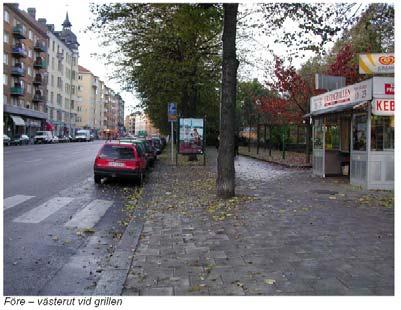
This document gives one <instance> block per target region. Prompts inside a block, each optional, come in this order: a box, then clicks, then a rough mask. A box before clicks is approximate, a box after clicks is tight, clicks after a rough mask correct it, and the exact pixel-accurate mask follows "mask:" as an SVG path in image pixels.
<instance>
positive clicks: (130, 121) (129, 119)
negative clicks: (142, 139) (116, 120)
mask: <svg viewBox="0 0 401 310" xmlns="http://www.w3.org/2000/svg"><path fill="white" fill-rule="evenodd" d="M135 117H136V116H135V114H134V113H132V114H130V115H127V116H126V117H125V122H124V126H125V130H126V132H127V133H128V134H131V135H134V134H135Z"/></svg>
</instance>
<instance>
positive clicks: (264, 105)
mask: <svg viewBox="0 0 401 310" xmlns="http://www.w3.org/2000/svg"><path fill="white" fill-rule="evenodd" d="M256 100H259V103H260V104H259V106H258V108H259V111H260V112H261V113H264V114H266V115H268V116H269V117H270V120H271V123H273V124H288V123H300V122H301V121H302V114H301V113H299V111H296V110H295V111H294V110H291V109H290V108H289V104H288V100H286V99H282V98H268V97H260V98H257V99H256ZM256 100H255V101H256Z"/></svg>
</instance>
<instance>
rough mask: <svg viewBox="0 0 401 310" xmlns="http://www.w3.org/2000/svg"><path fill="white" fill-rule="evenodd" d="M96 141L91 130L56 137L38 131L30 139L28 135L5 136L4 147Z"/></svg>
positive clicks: (51, 133)
mask: <svg viewBox="0 0 401 310" xmlns="http://www.w3.org/2000/svg"><path fill="white" fill-rule="evenodd" d="M94 139H95V137H94V135H93V134H91V133H90V130H78V131H77V132H76V135H75V136H74V137H72V136H71V135H58V136H56V135H54V134H53V132H51V131H37V132H36V134H35V136H33V137H32V138H29V137H28V136H27V135H16V136H14V138H13V139H11V138H10V137H9V136H7V135H5V134H3V145H24V144H48V143H67V142H84V141H86V142H89V141H93V140H94Z"/></svg>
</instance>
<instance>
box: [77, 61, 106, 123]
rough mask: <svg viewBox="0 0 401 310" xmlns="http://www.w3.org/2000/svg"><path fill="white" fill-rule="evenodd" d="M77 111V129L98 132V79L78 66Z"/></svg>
mask: <svg viewBox="0 0 401 310" xmlns="http://www.w3.org/2000/svg"><path fill="white" fill-rule="evenodd" d="M78 70H79V75H78V96H79V101H80V106H79V110H78V121H77V123H76V126H77V128H85V129H92V130H100V129H101V128H100V126H101V125H100V122H101V119H100V118H99V117H100V114H99V111H100V110H101V107H100V100H99V98H98V97H99V92H100V87H99V86H100V84H99V78H98V77H97V76H95V75H94V74H93V73H92V72H90V71H89V70H88V69H86V68H85V67H82V66H78ZM96 118H97V119H96Z"/></svg>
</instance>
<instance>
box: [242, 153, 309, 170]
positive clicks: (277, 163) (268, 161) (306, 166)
mask: <svg viewBox="0 0 401 310" xmlns="http://www.w3.org/2000/svg"><path fill="white" fill-rule="evenodd" d="M239 155H241V156H246V157H250V158H253V159H256V160H260V161H264V162H267V163H270V164H275V165H279V166H283V167H286V168H299V169H311V168H312V166H311V165H291V164H284V163H280V162H277V161H272V160H266V159H262V158H258V157H255V156H253V155H252V154H245V153H239Z"/></svg>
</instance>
